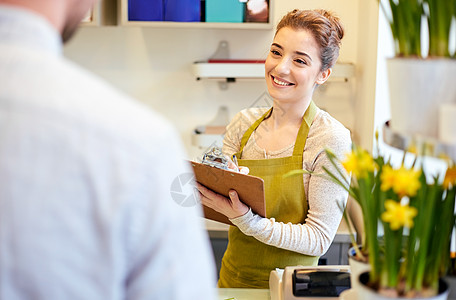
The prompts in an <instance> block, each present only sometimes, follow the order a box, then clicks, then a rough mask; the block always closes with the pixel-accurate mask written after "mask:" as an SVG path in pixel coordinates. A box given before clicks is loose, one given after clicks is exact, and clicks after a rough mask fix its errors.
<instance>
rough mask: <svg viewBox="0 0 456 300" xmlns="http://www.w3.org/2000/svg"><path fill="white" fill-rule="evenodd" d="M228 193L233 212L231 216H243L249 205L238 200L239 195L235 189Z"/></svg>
mask: <svg viewBox="0 0 456 300" xmlns="http://www.w3.org/2000/svg"><path fill="white" fill-rule="evenodd" d="M228 195H229V196H230V200H231V207H232V208H233V212H234V213H235V215H234V216H232V218H233V217H240V216H243V215H245V214H246V213H247V212H248V211H249V207H248V206H247V205H245V204H244V203H242V202H241V200H239V195H238V193H237V192H236V191H235V190H231V191H230V192H229V194H228Z"/></svg>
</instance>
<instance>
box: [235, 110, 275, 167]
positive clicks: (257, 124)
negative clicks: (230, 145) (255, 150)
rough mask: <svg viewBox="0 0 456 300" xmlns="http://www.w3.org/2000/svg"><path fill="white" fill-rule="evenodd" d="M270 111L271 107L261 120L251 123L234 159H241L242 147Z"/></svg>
mask: <svg viewBox="0 0 456 300" xmlns="http://www.w3.org/2000/svg"><path fill="white" fill-rule="evenodd" d="M271 111H272V107H271V108H270V109H268V111H267V112H265V113H264V114H263V115H262V116H261V118H259V119H258V120H256V121H255V123H253V124H252V125H251V126H250V128H249V129H247V131H246V132H245V133H244V136H243V137H242V140H241V147H240V148H239V152H237V153H236V154H235V155H236V158H237V159H241V156H242V151H243V150H244V147H245V145H246V144H247V142H248V140H249V138H250V136H251V135H252V133H253V132H254V131H255V130H256V129H257V128H258V126H260V123H261V122H263V120H264V119H265V118H266V116H268V115H269V114H270V113H271Z"/></svg>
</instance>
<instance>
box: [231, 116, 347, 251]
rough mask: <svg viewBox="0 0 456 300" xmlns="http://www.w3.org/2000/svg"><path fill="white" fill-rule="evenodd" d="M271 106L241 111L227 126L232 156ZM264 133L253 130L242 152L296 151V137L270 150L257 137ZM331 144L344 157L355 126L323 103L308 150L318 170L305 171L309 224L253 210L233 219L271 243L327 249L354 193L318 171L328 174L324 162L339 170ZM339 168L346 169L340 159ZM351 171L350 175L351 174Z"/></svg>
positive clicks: (308, 161) (262, 155) (260, 155)
mask: <svg viewBox="0 0 456 300" xmlns="http://www.w3.org/2000/svg"><path fill="white" fill-rule="evenodd" d="M267 109H268V108H258V107H252V108H248V109H244V110H242V111H241V112H239V113H238V114H236V116H235V117H234V118H233V120H232V121H231V122H230V124H229V125H228V127H227V132H226V134H225V138H224V141H223V151H224V154H226V155H228V156H229V157H231V155H233V154H234V153H236V152H238V151H239V149H240V145H241V139H242V137H243V136H244V133H245V132H246V130H247V129H248V128H249V127H250V126H251V125H252V124H253V123H254V122H255V121H256V120H258V119H259V118H260V117H261V116H262V115H263V114H264V113H265V112H266V111H267ZM259 138H261V137H257V136H256V135H255V133H254V134H252V135H251V136H250V139H249V140H248V142H247V144H246V145H245V147H244V151H243V153H242V158H244V159H269V158H277V157H287V156H291V155H292V154H293V149H294V143H293V144H290V145H288V146H287V147H284V148H283V149H280V150H277V151H266V150H265V149H263V148H261V147H260V146H258V144H257V143H256V140H257V139H259ZM325 148H327V149H330V150H331V151H332V152H333V153H334V154H335V155H336V156H337V157H338V158H339V159H343V158H344V155H345V154H347V153H349V152H350V148H351V138H350V131H349V130H348V129H347V128H345V127H344V126H343V125H342V124H341V123H340V122H339V121H337V120H336V119H334V118H333V117H331V115H329V114H328V113H327V112H325V111H323V110H321V109H318V110H317V114H316V115H315V118H314V120H313V123H312V126H311V127H310V128H309V134H308V136H307V140H306V145H305V147H304V152H303V155H302V160H303V169H304V170H308V171H311V172H314V174H315V175H310V174H304V175H303V183H304V192H305V194H306V199H307V202H308V205H309V210H308V213H307V217H306V220H305V223H304V224H292V223H284V222H279V221H276V220H275V219H274V218H262V217H260V216H259V215H256V214H253V213H252V211H251V210H250V211H249V212H248V213H246V214H245V215H243V216H240V217H238V218H235V219H231V222H232V223H233V224H234V225H236V226H237V227H238V228H239V229H240V230H241V231H242V232H243V233H244V234H245V235H249V236H253V237H255V238H256V239H258V240H259V241H261V242H263V243H265V244H268V245H270V246H275V247H278V248H283V249H287V250H290V251H294V252H299V253H302V254H306V255H312V256H321V255H323V254H325V253H326V251H327V250H328V249H329V247H330V246H331V243H332V241H333V239H334V236H335V235H336V233H337V228H338V227H339V224H340V221H341V219H342V215H343V208H345V205H346V203H347V198H348V192H347V191H346V190H344V189H343V188H342V187H340V186H339V185H337V184H336V183H334V182H332V181H331V180H328V179H326V178H322V177H321V176H318V175H323V174H325V171H324V169H323V168H327V169H328V170H331V171H332V172H333V174H336V175H337V174H338V173H337V171H336V169H335V168H334V166H333V165H332V164H331V162H330V161H329V159H328V157H327V155H326V154H325V152H324V151H325ZM339 169H341V170H343V167H342V165H340V164H339ZM345 175H346V178H347V180H349V178H350V177H349V176H348V174H345ZM241 200H242V199H241Z"/></svg>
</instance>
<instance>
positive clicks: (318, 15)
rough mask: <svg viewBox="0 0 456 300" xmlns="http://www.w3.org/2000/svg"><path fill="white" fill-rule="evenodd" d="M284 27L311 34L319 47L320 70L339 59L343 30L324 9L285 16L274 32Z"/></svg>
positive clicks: (332, 15)
mask: <svg viewBox="0 0 456 300" xmlns="http://www.w3.org/2000/svg"><path fill="white" fill-rule="evenodd" d="M284 27H290V28H292V29H304V30H308V31H310V32H311V33H312V35H313V36H314V38H315V40H316V41H317V43H318V45H319V46H320V60H321V70H322V71H324V70H326V69H329V68H331V67H332V66H333V65H334V64H335V63H336V60H337V58H338V57H339V49H340V41H341V39H342V38H343V36H344V28H343V26H342V24H341V23H340V20H339V18H338V17H337V16H335V15H334V14H333V13H331V12H329V11H326V10H324V9H316V10H298V9H295V10H293V11H290V12H289V13H288V14H286V15H285V16H284V17H283V18H282V20H280V22H279V24H277V28H276V32H275V34H277V32H279V30H280V29H282V28H284Z"/></svg>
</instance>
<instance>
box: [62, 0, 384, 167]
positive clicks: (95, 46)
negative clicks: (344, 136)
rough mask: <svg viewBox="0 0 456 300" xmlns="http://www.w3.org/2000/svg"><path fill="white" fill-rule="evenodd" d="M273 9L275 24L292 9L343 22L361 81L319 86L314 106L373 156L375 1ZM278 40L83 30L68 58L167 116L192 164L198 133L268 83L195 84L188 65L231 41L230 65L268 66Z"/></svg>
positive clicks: (251, 34) (197, 32)
mask: <svg viewBox="0 0 456 300" xmlns="http://www.w3.org/2000/svg"><path fill="white" fill-rule="evenodd" d="M273 8H274V11H273V15H274V19H275V22H274V24H276V23H277V21H278V20H279V19H280V18H281V17H282V16H283V15H284V14H285V13H286V12H288V11H289V10H291V9H293V8H309V9H310V8H325V9H329V10H332V11H334V12H335V13H337V14H338V15H339V16H340V18H341V20H342V22H343V23H344V25H345V30H346V35H345V37H344V39H343V41H342V48H341V53H340V58H339V61H340V62H351V63H354V64H355V65H356V68H357V75H356V78H354V79H352V80H350V81H349V82H348V83H340V82H334V83H331V82H330V83H329V84H327V86H326V87H325V86H322V87H321V88H320V90H319V91H318V93H317V94H316V96H315V101H316V102H317V104H318V105H319V106H321V107H322V108H324V109H326V110H328V111H329V112H330V113H331V114H332V115H333V116H334V117H336V118H337V119H339V120H340V121H341V122H343V123H344V124H345V125H346V126H347V127H348V128H350V129H351V130H352V132H353V134H354V138H355V141H356V142H357V143H358V144H360V145H361V146H363V147H365V148H368V149H371V146H372V132H373V127H374V117H373V115H374V98H375V74H376V55H377V54H376V50H377V47H376V41H377V39H376V37H377V17H378V9H377V1H375V0H369V1H366V0H346V1H338V0H323V1H317V0H309V1H305V2H303V1H299V0H275V4H274V5H273ZM273 33H274V31H273V29H270V30H240V29H199V28H198V29H182V28H149V27H148V28H130V27H128V28H127V27H121V26H111V27H95V28H93V27H83V28H81V29H80V30H79V32H78V33H77V35H76V36H75V37H74V38H73V40H72V41H70V43H69V44H67V45H66V46H65V49H64V52H65V55H66V56H67V57H69V58H70V59H71V60H73V61H75V62H76V63H78V64H80V65H83V66H84V67H86V68H89V69H90V70H92V71H93V72H95V73H97V74H99V75H101V76H102V77H104V78H105V79H106V80H108V81H110V82H111V83H113V84H114V85H115V86H117V87H118V88H119V89H121V90H123V91H125V92H126V93H128V94H130V95H132V96H133V97H135V98H137V99H138V100H139V101H142V102H144V103H146V104H147V105H149V106H150V107H151V108H153V109H155V110H157V111H159V112H160V113H162V114H163V115H165V116H166V117H167V118H168V119H169V120H170V121H171V122H172V123H174V124H175V126H176V127H177V128H178V130H179V132H180V133H181V136H182V139H183V141H184V143H185V146H186V148H187V151H188V156H189V158H196V157H197V156H200V155H201V152H202V151H203V150H204V149H199V148H198V147H195V146H192V145H191V138H190V137H191V133H192V132H193V129H194V128H195V127H196V126H198V125H203V124H206V123H207V122H209V121H211V120H212V118H213V117H214V116H215V114H216V111H217V109H218V107H219V106H220V105H226V106H228V107H229V110H230V116H231V117H232V116H233V115H234V114H235V113H236V112H237V111H239V110H240V109H242V108H245V107H248V106H250V105H252V104H253V103H254V102H255V101H256V100H257V99H258V98H259V97H262V95H263V94H264V93H265V92H266V86H265V83H264V82H263V80H249V81H242V80H239V81H238V82H236V83H231V84H229V87H228V89H227V90H221V89H220V88H219V86H218V83H217V82H215V81H209V80H201V81H196V80H195V78H194V77H193V75H192V72H191V64H192V63H193V62H194V61H198V60H205V59H208V58H209V57H210V56H211V55H212V54H213V52H214V51H215V49H216V48H217V45H218V43H219V41H221V40H227V41H228V42H229V45H230V50H231V58H240V59H252V58H262V59H264V58H265V57H266V55H267V52H268V49H269V46H270V43H271V41H272V37H273Z"/></svg>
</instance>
